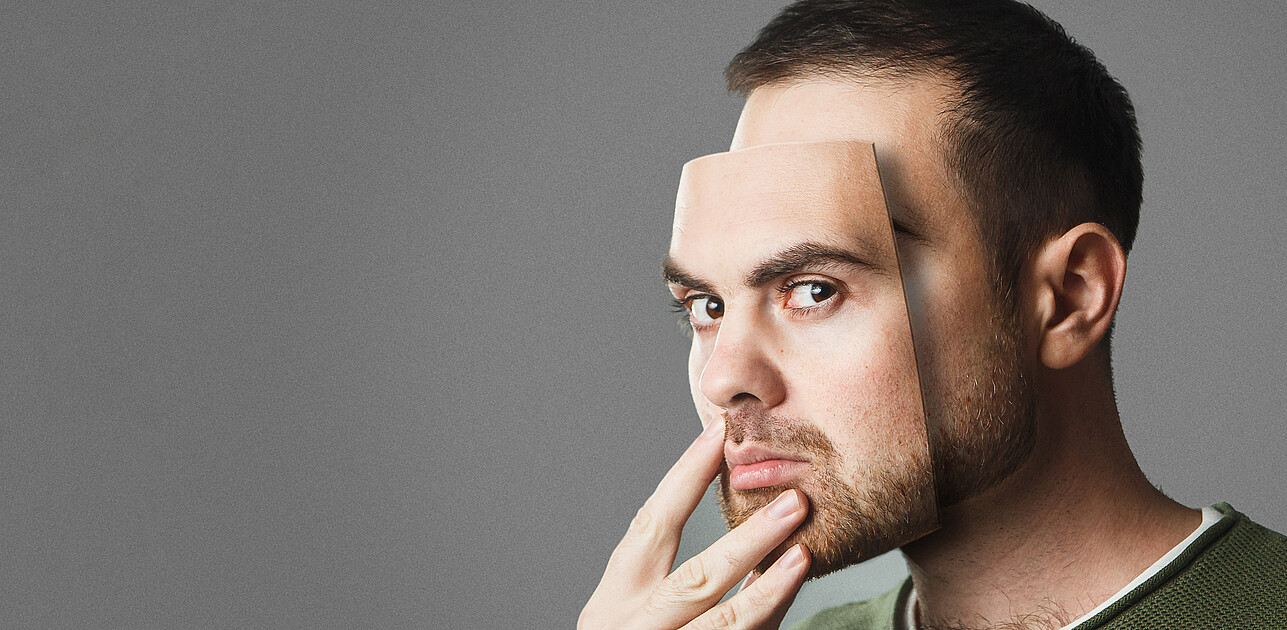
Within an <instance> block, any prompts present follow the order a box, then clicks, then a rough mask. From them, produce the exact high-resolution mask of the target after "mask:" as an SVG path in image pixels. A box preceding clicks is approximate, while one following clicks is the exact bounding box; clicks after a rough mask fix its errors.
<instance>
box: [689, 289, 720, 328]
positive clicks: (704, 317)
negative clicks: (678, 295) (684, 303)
mask: <svg viewBox="0 0 1287 630" xmlns="http://www.w3.org/2000/svg"><path fill="white" fill-rule="evenodd" d="M688 315H689V317H691V318H692V321H693V325H694V326H708V325H710V324H713V323H715V320H717V319H719V318H721V317H723V316H724V303H723V302H721V301H719V300H718V299H716V298H714V297H712V296H709V295H703V296H701V297H698V298H694V299H692V300H690V301H689V302H688Z"/></svg>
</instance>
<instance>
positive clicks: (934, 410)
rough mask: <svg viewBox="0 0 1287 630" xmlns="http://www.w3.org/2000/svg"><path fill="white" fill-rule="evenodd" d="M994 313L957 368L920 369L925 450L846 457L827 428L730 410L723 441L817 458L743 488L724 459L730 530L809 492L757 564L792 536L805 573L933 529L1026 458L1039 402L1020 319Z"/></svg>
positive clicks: (723, 506)
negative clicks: (795, 523)
mask: <svg viewBox="0 0 1287 630" xmlns="http://www.w3.org/2000/svg"><path fill="white" fill-rule="evenodd" d="M994 320H995V323H996V324H997V325H996V326H994V328H993V329H994V330H997V331H998V332H997V334H996V336H995V337H994V338H993V339H991V340H988V341H987V342H982V343H977V344H975V347H973V348H968V349H967V352H966V360H967V362H968V368H967V369H966V370H963V371H961V372H960V376H959V377H957V378H955V379H942V378H936V377H935V375H927V374H925V373H924V372H921V373H920V379H921V382H922V383H926V385H925V386H924V387H922V388H921V391H922V392H925V391H926V390H929V391H934V392H936V395H934V396H926V395H925V394H924V393H923V394H922V395H923V397H924V401H923V402H924V404H923V407H922V408H923V409H924V410H925V413H926V417H925V420H924V426H925V430H926V435H927V441H928V445H929V449H928V451H927V450H926V449H925V448H924V446H923V445H924V443H923V442H922V443H921V444H919V445H918V444H902V445H890V448H888V449H886V450H885V451H884V453H883V455H884V458H883V459H881V460H880V461H875V462H853V461H846V460H845V458H844V457H843V455H842V454H841V453H840V452H838V451H837V449H836V448H835V445H834V444H833V443H832V441H831V440H830V439H829V438H828V437H827V436H826V434H824V433H823V432H822V431H821V430H820V429H818V428H817V427H815V426H814V425H812V424H810V423H808V422H804V421H797V420H791V419H783V418H777V417H774V416H772V415H769V414H767V413H756V412H755V411H754V410H751V409H748V410H747V412H748V413H738V414H737V415H736V416H734V415H731V414H730V416H729V418H728V422H727V424H726V427H727V429H726V431H727V435H726V439H727V440H730V441H733V442H735V443H741V442H742V441H744V440H748V439H749V440H752V441H755V442H758V443H761V444H764V445H766V446H768V447H769V448H772V449H774V450H775V451H779V452H783V453H790V454H792V455H795V456H798V457H800V458H801V459H805V460H807V461H809V462H810V463H811V464H812V466H813V473H812V474H810V475H806V476H804V477H802V478H801V479H800V480H798V482H796V483H793V484H788V485H780V486H770V487H764V488H753V489H749V490H733V489H732V488H731V487H730V486H729V479H728V477H729V470H728V465H727V463H725V464H723V465H722V466H721V469H720V475H719V485H720V492H719V502H720V511H721V512H722V513H723V515H724V520H725V522H726V523H727V524H728V527H729V529H732V528H734V527H737V526H738V525H741V524H742V523H743V522H745V521H746V519H748V518H750V516H751V515H752V514H754V513H755V512H756V511H757V510H759V509H760V508H762V507H764V506H765V505H767V504H768V503H770V502H771V501H772V500H773V499H774V498H776V497H777V496H778V495H779V494H780V493H782V492H783V491H784V490H786V489H788V488H796V489H798V490H800V491H802V492H804V494H805V495H806V496H808V497H809V502H810V509H809V513H808V515H807V516H806V517H805V520H804V522H803V523H802V524H801V525H800V527H799V528H797V529H796V530H795V532H793V533H792V534H791V535H790V536H789V537H788V538H787V539H786V540H785V541H784V542H782V544H780V545H778V547H777V548H775V549H774V550H773V551H772V552H770V553H769V554H768V555H767V556H766V557H765V558H764V560H763V561H762V562H760V564H759V565H758V566H757V567H756V569H755V570H756V571H757V572H758V573H763V572H764V571H766V570H767V569H768V568H769V566H770V565H772V564H773V562H774V561H776V560H777V558H778V557H780V556H781V555H782V554H783V553H785V552H786V551H787V550H788V549H790V548H791V547H792V546H794V545H795V544H797V543H802V544H804V546H805V547H807V548H808V549H809V552H810V555H811V557H812V562H811V563H810V566H809V572H808V574H807V575H806V579H813V578H815V577H821V576H823V575H827V574H829V573H832V572H834V571H838V570H840V569H843V568H845V567H848V566H851V565H854V564H857V563H859V562H863V561H865V560H869V559H871V558H873V557H875V556H878V555H880V554H882V553H885V552H887V551H890V550H892V549H894V548H896V547H899V546H902V545H904V544H907V543H909V542H911V541H913V540H916V539H917V538H920V537H921V536H924V535H925V534H928V533H930V532H931V531H933V530H934V529H935V528H937V526H938V511H939V509H940V507H948V506H951V505H954V504H956V503H959V502H960V501H963V500H965V499H968V498H970V497H973V496H976V495H978V494H979V493H982V492H984V491H986V490H987V489H989V488H991V487H993V486H995V485H996V484H997V483H1000V481H1001V480H1003V479H1005V478H1006V477H1008V476H1009V475H1010V474H1011V473H1013V472H1014V471H1015V470H1016V469H1017V468H1018V467H1019V466H1020V465H1021V464H1022V463H1023V462H1024V461H1026V459H1027V456H1028V455H1029V454H1030V453H1031V451H1032V445H1033V441H1034V434H1035V409H1036V404H1035V400H1034V397H1033V395H1032V389H1031V387H1030V384H1029V379H1028V378H1026V375H1025V371H1024V370H1023V368H1022V362H1021V355H1020V348H1021V343H1020V341H1021V340H1020V333H1019V330H1020V328H1019V327H1018V326H1017V325H1013V324H1014V323H1015V318H1013V317H1010V316H1006V315H998V316H997V317H995V318H994ZM920 338H924V337H920ZM918 354H920V356H926V355H925V354H924V353H918ZM918 364H920V363H919V362H918ZM920 365H921V366H922V369H924V364H920ZM944 384H946V385H947V386H946V387H944V386H943V385H944ZM921 420H922V419H921V418H909V419H903V420H902V421H904V422H906V421H914V422H921ZM891 421H893V422H897V421H899V419H897V418H894V419H891Z"/></svg>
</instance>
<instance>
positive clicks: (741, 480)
mask: <svg viewBox="0 0 1287 630" xmlns="http://www.w3.org/2000/svg"><path fill="white" fill-rule="evenodd" d="M808 469H809V463H808V462H798V461H794V460H790V459H767V460H764V461H762V462H755V463H754V464H742V465H740V466H734V467H733V468H732V469H731V470H729V471H728V485H729V487H730V488H732V489H734V490H751V489H753V488H766V487H769V486H777V485H781V484H784V483H786V482H788V481H790V480H791V479H793V478H795V477H797V476H798V475H800V474H801V473H803V472H804V471H806V470H808Z"/></svg>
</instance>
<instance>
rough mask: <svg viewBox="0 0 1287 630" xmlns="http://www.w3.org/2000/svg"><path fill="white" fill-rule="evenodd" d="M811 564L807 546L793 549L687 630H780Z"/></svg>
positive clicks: (797, 546) (686, 628)
mask: <svg viewBox="0 0 1287 630" xmlns="http://www.w3.org/2000/svg"><path fill="white" fill-rule="evenodd" d="M810 561H811V558H810V557H809V552H808V550H806V549H805V548H804V545H795V546H793V547H791V549H789V550H787V552H786V553H784V554H782V557H781V558H778V560H777V562H774V563H773V566H771V567H769V570H768V571H765V572H764V575H762V576H760V577H759V578H757V579H756V580H755V581H754V582H753V583H752V584H751V585H750V586H747V587H746V588H745V589H744V590H743V591H742V592H740V593H738V594H737V595H735V596H733V597H731V598H729V600H728V601H726V602H724V603H722V604H720V605H719V606H716V607H714V608H712V609H710V610H708V611H706V612H705V613H704V614H702V616H700V617H698V618H696V619H694V620H693V621H692V622H691V623H689V624H688V625H686V626H684V630H715V629H716V628H719V629H721V630H725V629H732V628H737V629H747V630H749V629H751V628H756V629H757V630H776V628H778V627H779V626H781V625H782V619H783V618H784V617H786V614H787V610H788V609H790V608H791V604H792V603H794V602H795V596H796V594H798V593H799V592H800V587H801V586H803V585H804V576H805V575H807V574H808V571H809V563H810Z"/></svg>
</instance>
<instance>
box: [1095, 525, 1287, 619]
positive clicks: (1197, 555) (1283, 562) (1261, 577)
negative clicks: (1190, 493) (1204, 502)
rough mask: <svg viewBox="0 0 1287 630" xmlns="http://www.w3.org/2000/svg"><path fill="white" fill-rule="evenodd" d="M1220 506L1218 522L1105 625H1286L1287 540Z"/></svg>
mask: <svg viewBox="0 0 1287 630" xmlns="http://www.w3.org/2000/svg"><path fill="white" fill-rule="evenodd" d="M1215 508H1216V509H1217V510H1219V511H1220V512H1221V513H1223V515H1224V517H1223V518H1221V519H1220V522H1219V523H1217V524H1216V525H1215V526H1213V527H1212V528H1211V530H1209V531H1207V532H1205V533H1204V534H1203V535H1202V536H1201V537H1199V539H1198V540H1197V541H1195V542H1194V544H1193V545H1191V546H1190V548H1189V549H1188V550H1186V553H1185V554H1182V555H1181V557H1180V558H1178V559H1177V560H1176V561H1175V562H1174V563H1173V566H1172V567H1168V568H1169V569H1170V570H1169V571H1167V572H1165V573H1164V574H1162V575H1159V576H1156V577H1157V578H1159V579H1158V580H1156V582H1155V583H1154V584H1152V585H1149V584H1147V583H1146V585H1145V586H1143V587H1142V588H1141V589H1139V590H1140V591H1142V592H1139V593H1133V595H1136V597H1134V598H1130V599H1133V600H1134V601H1132V602H1130V604H1129V605H1128V606H1123V607H1121V608H1120V609H1119V610H1118V611H1117V612H1116V614H1114V615H1112V619H1111V620H1107V623H1105V624H1104V625H1103V626H1102V627H1104V628H1154V627H1167V628H1283V627H1287V537H1284V536H1283V535H1282V534H1280V533H1278V532H1275V531H1273V530H1271V529H1269V528H1266V527H1264V526H1261V525H1259V524H1257V523H1255V522H1253V521H1252V520H1251V519H1249V518H1248V517H1247V516H1246V515H1245V514H1242V513H1241V512H1238V511H1237V510H1234V509H1233V508H1232V507H1230V506H1229V504H1227V503H1218V504H1216V505H1215ZM1094 627H1100V626H1098V625H1095V626H1094Z"/></svg>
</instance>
